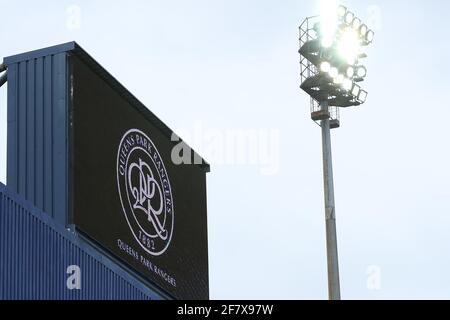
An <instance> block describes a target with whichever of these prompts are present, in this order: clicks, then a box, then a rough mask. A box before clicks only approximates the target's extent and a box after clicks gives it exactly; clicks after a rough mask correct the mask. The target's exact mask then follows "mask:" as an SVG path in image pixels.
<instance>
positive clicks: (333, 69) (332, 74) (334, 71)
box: [328, 67, 339, 79]
mask: <svg viewBox="0 0 450 320" xmlns="http://www.w3.org/2000/svg"><path fill="white" fill-rule="evenodd" d="M328 74H329V75H330V77H331V78H332V79H334V78H336V77H337V76H338V75H339V70H338V69H337V68H336V67H331V69H330V71H329V73H328Z"/></svg>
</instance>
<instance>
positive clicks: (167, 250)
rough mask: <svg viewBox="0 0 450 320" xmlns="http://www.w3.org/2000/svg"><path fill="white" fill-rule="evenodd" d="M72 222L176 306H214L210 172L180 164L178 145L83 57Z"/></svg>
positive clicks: (76, 77) (76, 99)
mask: <svg viewBox="0 0 450 320" xmlns="http://www.w3.org/2000/svg"><path fill="white" fill-rule="evenodd" d="M71 64H72V70H73V107H72V108H73V110H72V116H73V127H72V140H73V147H72V150H71V153H72V168H73V171H72V176H73V184H72V188H73V201H72V203H73V208H72V210H73V212H72V217H73V222H74V224H75V225H76V227H77V229H78V230H80V231H82V232H83V233H85V234H86V235H87V236H89V237H90V238H92V239H93V240H95V241H96V242H97V243H98V244H100V245H102V246H103V247H104V248H106V249H107V250H108V251H110V252H111V253H112V254H113V255H115V256H116V257H117V258H119V259H120V260H122V261H123V262H125V263H126V264H127V265H129V266H130V267H131V268H133V269H134V270H136V271H137V272H138V273H140V274H141V275H143V276H144V277H146V278H147V279H148V280H150V281H151V282H153V283H155V284H157V285H158V286H159V287H160V288H162V289H163V290H165V291H166V292H167V293H169V294H170V295H172V296H173V297H174V298H178V299H208V298H209V285H208V246H207V217H206V173H205V170H204V169H203V168H202V167H201V166H197V165H175V164H173V162H172V161H171V152H172V148H173V143H172V142H171V141H170V137H167V136H165V135H164V134H163V133H162V132H161V131H160V130H159V129H157V128H156V127H155V126H154V125H153V124H152V122H151V121H150V120H149V119H150V118H149V117H148V116H147V115H145V114H144V113H141V112H140V111H137V109H136V108H135V107H134V106H132V105H130V104H129V103H128V102H127V100H126V99H124V98H122V97H121V96H120V95H119V94H118V93H117V92H116V91H115V90H114V89H112V88H111V87H110V86H109V85H108V83H107V82H105V81H104V80H103V79H102V78H101V77H100V76H98V75H97V74H96V73H95V72H94V71H92V70H91V69H90V68H89V67H88V66H87V65H85V64H84V63H83V62H82V61H81V60H79V59H78V58H77V57H71Z"/></svg>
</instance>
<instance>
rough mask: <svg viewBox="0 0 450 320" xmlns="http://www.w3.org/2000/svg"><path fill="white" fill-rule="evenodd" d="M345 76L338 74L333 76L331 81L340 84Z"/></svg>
mask: <svg viewBox="0 0 450 320" xmlns="http://www.w3.org/2000/svg"><path fill="white" fill-rule="evenodd" d="M344 80H345V78H344V75H343V74H338V76H337V77H336V78H334V80H333V82H334V84H342V83H343V82H344Z"/></svg>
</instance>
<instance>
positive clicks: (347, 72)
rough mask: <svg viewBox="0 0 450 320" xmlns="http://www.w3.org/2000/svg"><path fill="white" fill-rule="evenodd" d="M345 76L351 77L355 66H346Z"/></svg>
mask: <svg viewBox="0 0 450 320" xmlns="http://www.w3.org/2000/svg"><path fill="white" fill-rule="evenodd" d="M346 74H347V77H348V78H352V77H353V76H354V75H355V68H353V67H348V68H347V71H346Z"/></svg>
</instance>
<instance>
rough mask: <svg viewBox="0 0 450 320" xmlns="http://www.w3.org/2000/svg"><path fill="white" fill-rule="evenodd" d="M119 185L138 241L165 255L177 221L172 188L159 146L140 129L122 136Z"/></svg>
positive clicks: (129, 221)
mask: <svg viewBox="0 0 450 320" xmlns="http://www.w3.org/2000/svg"><path fill="white" fill-rule="evenodd" d="M117 186H118V192H119V196H120V201H121V204H122V210H123V213H124V215H125V218H126V220H127V223H128V226H129V227H130V230H131V232H132V234H133V236H134V238H135V239H136V241H137V242H138V243H139V245H140V246H141V247H142V248H143V249H144V250H145V251H146V252H147V253H149V254H150V255H153V256H160V255H162V254H164V253H165V252H166V250H167V249H168V248H169V246H170V242H171V239H172V234H173V230H174V222H175V217H174V208H173V196H172V189H171V184H170V180H169V177H168V174H167V170H166V167H165V165H164V163H163V160H162V158H161V156H160V154H159V152H158V150H157V148H156V147H155V145H154V144H153V142H152V141H151V140H150V138H149V137H148V136H147V135H146V134H145V133H143V132H142V131H140V130H137V129H132V130H130V131H128V132H127V133H126V134H125V135H124V136H123V138H122V141H121V143H120V146H119V150H118V155H117Z"/></svg>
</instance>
